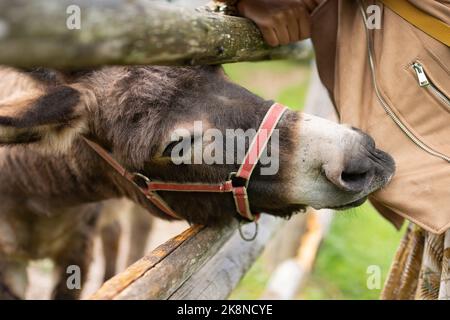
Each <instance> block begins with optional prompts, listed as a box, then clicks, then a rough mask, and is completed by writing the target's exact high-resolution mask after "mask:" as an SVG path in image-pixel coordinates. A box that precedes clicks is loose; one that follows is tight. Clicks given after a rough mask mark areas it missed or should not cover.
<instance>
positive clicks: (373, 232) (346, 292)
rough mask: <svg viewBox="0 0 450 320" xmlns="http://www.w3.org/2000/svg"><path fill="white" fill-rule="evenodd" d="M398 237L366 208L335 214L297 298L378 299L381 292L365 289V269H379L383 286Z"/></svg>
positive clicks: (388, 225) (371, 209) (370, 208)
mask: <svg viewBox="0 0 450 320" xmlns="http://www.w3.org/2000/svg"><path fill="white" fill-rule="evenodd" d="M401 235H402V232H398V231H397V230H395V229H394V227H393V226H391V225H390V224H389V223H388V222H387V221H386V220H384V218H382V217H381V216H380V215H379V214H378V213H377V212H376V211H375V209H373V208H372V207H371V206H370V205H369V204H366V205H364V206H362V207H360V208H357V209H352V210H351V211H347V212H342V213H337V214H336V217H335V219H334V221H333V224H332V227H331V230H330V233H329V234H328V236H327V237H326V238H325V241H324V243H323V245H322V247H321V250H320V252H319V255H318V257H317V261H316V265H315V268H314V271H313V274H312V276H311V277H310V279H309V281H308V283H307V285H306V287H305V288H304V290H303V292H302V293H301V294H300V296H299V298H302V299H378V297H379V295H380V292H381V290H369V289H368V288H367V278H368V274H367V268H368V267H369V266H371V265H376V266H378V267H379V268H380V270H381V276H382V281H381V285H382V284H383V283H384V280H385V278H386V275H387V274H388V271H389V268H390V265H391V261H392V257H393V256H394V254H395V251H396V249H397V246H398V243H399V241H400V238H401Z"/></svg>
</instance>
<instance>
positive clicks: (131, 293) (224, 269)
mask: <svg viewBox="0 0 450 320" xmlns="http://www.w3.org/2000/svg"><path fill="white" fill-rule="evenodd" d="M282 221H283V220H281V219H276V218H273V217H270V216H263V217H262V218H261V220H260V222H259V232H258V236H257V237H256V239H255V240H254V241H252V242H246V241H244V240H242V239H241V237H240V235H239V233H238V232H237V223H232V224H231V225H229V226H227V227H225V228H221V229H215V228H204V227H201V226H194V227H191V228H189V229H188V230H186V231H185V232H183V233H182V234H180V235H178V236H176V237H174V238H172V239H171V240H169V241H168V242H166V243H164V244H163V245H161V246H160V247H158V248H157V249H155V250H154V251H152V252H151V253H150V254H149V255H147V256H145V257H143V258H142V259H140V260H139V261H137V262H136V263H134V264H133V265H131V266H130V267H129V268H128V269H126V270H125V271H124V272H122V273H120V274H119V275H117V276H115V277H113V278H112V279H111V280H109V281H107V282H106V283H105V284H104V285H103V286H102V287H101V288H100V289H99V290H98V291H97V292H96V293H95V294H94V295H93V296H92V297H91V299H94V300H112V299H116V300H122V299H123V300H150V299H225V298H226V297H228V295H229V294H230V293H231V291H232V290H233V289H234V288H235V287H236V285H237V284H238V282H239V280H240V279H241V278H242V277H243V276H244V275H245V273H246V272H247V270H248V269H249V268H250V267H251V265H252V264H253V263H254V262H255V260H256V259H257V258H258V256H259V255H260V253H261V251H262V250H263V248H264V246H265V245H266V244H267V242H268V241H269V240H270V238H271V236H272V234H273V233H274V232H275V231H276V230H277V229H278V228H279V227H280V226H281V225H282ZM252 228H253V226H252V225H248V226H245V229H252ZM247 231H248V232H252V230H247Z"/></svg>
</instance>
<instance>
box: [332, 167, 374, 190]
mask: <svg viewBox="0 0 450 320" xmlns="http://www.w3.org/2000/svg"><path fill="white" fill-rule="evenodd" d="M372 177H373V171H372V170H367V171H363V172H348V171H343V172H342V173H341V179H340V182H341V186H340V187H342V188H343V189H346V190H348V191H351V192H361V191H363V190H364V189H365V188H366V187H367V185H368V184H370V182H371V180H372Z"/></svg>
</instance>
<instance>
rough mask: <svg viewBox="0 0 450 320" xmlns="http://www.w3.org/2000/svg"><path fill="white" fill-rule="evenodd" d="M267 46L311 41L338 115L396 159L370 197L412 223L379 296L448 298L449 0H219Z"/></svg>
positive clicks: (398, 222)
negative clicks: (249, 22)
mask: <svg viewBox="0 0 450 320" xmlns="http://www.w3.org/2000/svg"><path fill="white" fill-rule="evenodd" d="M220 1H221V2H224V3H225V4H227V5H228V6H234V7H235V8H236V9H237V12H238V13H239V14H240V15H242V16H244V17H247V18H249V19H251V20H252V21H254V22H255V24H256V25H257V26H258V27H259V29H260V30H261V33H262V35H263V37H264V39H265V41H266V42H267V43H268V44H269V45H270V46H278V45H284V44H288V43H291V42H296V41H299V40H303V39H306V38H311V39H312V42H313V45H314V49H315V54H316V59H317V66H318V72H319V75H320V78H321V81H322V83H323V84H324V86H325V87H326V88H327V91H328V92H329V95H330V98H331V100H332V101H333V104H334V106H335V108H336V110H337V112H338V115H339V118H340V121H341V122H343V123H348V124H350V125H352V126H354V127H357V128H360V129H361V130H363V131H365V132H367V133H368V134H370V135H371V136H372V137H374V139H375V141H376V143H377V145H378V146H379V147H380V148H381V149H383V150H385V151H387V152H389V153H390V154H391V155H392V156H393V157H394V159H395V160H396V165H397V171H396V175H395V176H394V177H393V179H392V181H391V183H390V184H389V185H388V187H386V188H385V189H383V190H381V191H379V192H377V193H375V194H373V195H372V196H371V197H370V201H371V203H372V204H373V205H374V207H375V208H376V209H377V210H378V211H379V212H380V213H381V214H382V215H383V216H384V217H385V218H387V219H388V220H389V221H390V222H392V223H393V224H394V225H395V226H396V227H397V228H400V227H401V226H402V224H403V221H404V219H407V220H409V221H410V222H411V224H410V226H409V227H408V229H407V232H406V234H405V236H404V239H403V240H402V242H401V244H400V247H399V249H398V252H397V254H396V257H395V258H394V261H393V264H392V267H391V270H390V274H389V276H388V279H387V281H386V284H385V287H384V289H383V292H382V298H384V299H414V298H416V299H450V203H449V202H450V187H449V186H450V98H449V97H450V81H449V76H450V49H449V45H450V27H449V25H450V1H448V0H380V1H374V0H370V1H369V0H366V1H363V0H359V1H357V0H352V1H341V0H220Z"/></svg>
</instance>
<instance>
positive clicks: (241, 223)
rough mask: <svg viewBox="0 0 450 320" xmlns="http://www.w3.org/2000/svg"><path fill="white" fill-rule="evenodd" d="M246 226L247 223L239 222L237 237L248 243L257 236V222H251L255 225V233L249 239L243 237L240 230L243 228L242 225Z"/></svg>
mask: <svg viewBox="0 0 450 320" xmlns="http://www.w3.org/2000/svg"><path fill="white" fill-rule="evenodd" d="M246 224H249V223H248V222H247V221H244V220H241V221H239V235H240V236H241V238H242V240H244V241H248V242H250V241H253V240H255V239H256V237H257V236H258V228H259V226H258V221H256V220H255V221H253V224H254V225H255V232H254V233H253V235H252V236H251V237H249V238H247V237H246V236H245V234H244V230H242V226H244V225H246Z"/></svg>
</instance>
